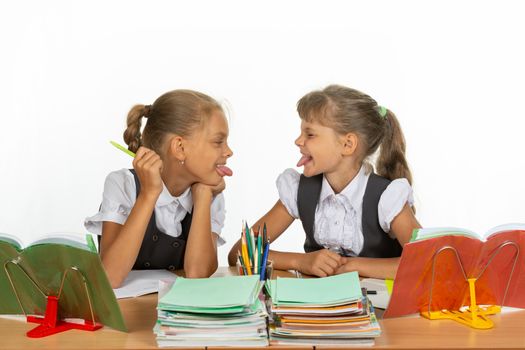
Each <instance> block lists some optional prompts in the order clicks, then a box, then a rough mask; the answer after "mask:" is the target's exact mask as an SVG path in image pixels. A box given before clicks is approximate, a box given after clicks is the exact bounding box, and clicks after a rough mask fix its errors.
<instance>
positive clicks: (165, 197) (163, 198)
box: [156, 184, 193, 213]
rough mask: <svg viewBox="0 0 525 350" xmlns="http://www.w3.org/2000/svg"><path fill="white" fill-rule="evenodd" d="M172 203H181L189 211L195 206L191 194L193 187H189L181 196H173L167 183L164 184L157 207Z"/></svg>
mask: <svg viewBox="0 0 525 350" xmlns="http://www.w3.org/2000/svg"><path fill="white" fill-rule="evenodd" d="M172 203H175V204H180V205H181V206H182V207H183V208H184V209H185V210H186V211H187V212H188V213H191V211H192V208H193V198H192V196H191V187H188V188H187V189H186V190H185V191H184V192H183V193H182V194H181V195H180V196H178V197H176V196H172V195H171V193H170V191H168V188H167V187H166V185H164V184H162V192H161V193H160V196H159V199H158V200H157V204H156V206H157V207H162V206H166V205H170V204H172Z"/></svg>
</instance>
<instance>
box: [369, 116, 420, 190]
mask: <svg viewBox="0 0 525 350" xmlns="http://www.w3.org/2000/svg"><path fill="white" fill-rule="evenodd" d="M384 118H385V123H384V126H385V133H384V135H383V139H382V141H381V147H380V151H379V157H378V158H377V161H376V172H377V174H378V175H380V176H383V177H385V178H387V179H389V180H394V179H399V178H403V177H404V178H406V179H407V180H408V183H410V184H411V185H412V173H411V172H410V169H409V167H408V163H407V160H406V158H405V150H406V144H405V137H404V136H403V131H402V130H401V126H400V125H399V121H398V120H397V118H396V116H395V114H394V113H392V112H391V111H390V110H388V109H387V110H386V115H385V116H384Z"/></svg>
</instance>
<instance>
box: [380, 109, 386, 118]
mask: <svg viewBox="0 0 525 350" xmlns="http://www.w3.org/2000/svg"><path fill="white" fill-rule="evenodd" d="M379 115H380V116H381V118H386V108H385V107H383V106H379Z"/></svg>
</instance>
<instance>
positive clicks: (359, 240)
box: [276, 166, 414, 255]
mask: <svg viewBox="0 0 525 350" xmlns="http://www.w3.org/2000/svg"><path fill="white" fill-rule="evenodd" d="M366 169H367V167H366V166H362V167H361V169H360V170H359V172H358V173H357V175H356V176H355V177H354V178H353V179H352V181H350V183H349V184H348V185H347V186H346V187H345V188H344V189H343V190H342V191H341V192H340V193H338V194H335V193H334V190H333V189H332V187H331V186H330V184H329V183H328V180H326V177H324V176H323V183H322V187H321V194H320V197H319V203H318V205H317V208H316V210H315V221H314V225H315V227H314V238H315V240H316V241H317V243H318V244H319V245H321V246H324V247H325V248H327V249H330V250H334V251H337V252H340V251H341V248H343V249H344V251H345V253H347V251H348V250H349V251H350V252H349V253H350V255H359V253H360V252H361V250H362V249H363V243H364V237H363V227H362V224H361V219H362V213H363V196H364V194H365V189H366V185H367V183H368V178H369V176H370V172H369V171H367V170H366ZM300 176H301V174H299V173H298V172H297V171H296V170H294V169H286V170H285V171H284V172H283V173H282V174H281V175H279V177H278V178H277V181H276V184H277V189H278V191H279V199H280V200H281V202H282V203H283V205H284V206H285V207H286V209H287V210H288V213H289V214H290V215H291V216H293V217H294V218H296V219H299V210H298V208H297V191H298V188H299V179H300ZM407 202H408V204H409V205H413V204H414V198H413V193H412V187H411V186H410V184H409V183H408V180H407V179H405V178H402V179H395V180H393V181H392V182H391V183H390V184H389V185H388V187H387V188H386V189H385V191H384V192H383V194H382V195H381V198H380V199H379V204H378V205H377V212H378V216H379V224H380V225H381V228H382V229H383V230H384V231H385V232H388V233H390V223H391V222H392V220H393V219H394V218H395V217H396V216H397V215H398V214H399V213H400V212H401V210H402V209H403V207H404V206H405V203H407ZM390 236H391V237H392V238H394V236H393V234H390ZM347 254H348V253H347Z"/></svg>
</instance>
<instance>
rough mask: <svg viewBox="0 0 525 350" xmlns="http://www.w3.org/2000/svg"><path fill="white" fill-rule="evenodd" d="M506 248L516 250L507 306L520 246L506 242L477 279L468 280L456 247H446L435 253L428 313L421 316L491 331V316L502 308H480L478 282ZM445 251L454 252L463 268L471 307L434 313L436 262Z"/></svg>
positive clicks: (508, 282)
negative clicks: (432, 307)
mask: <svg viewBox="0 0 525 350" xmlns="http://www.w3.org/2000/svg"><path fill="white" fill-rule="evenodd" d="M506 246H511V247H514V248H515V250H516V251H515V254H514V264H513V265H512V270H511V272H510V275H509V279H508V281H507V286H506V288H505V294H504V295H503V300H502V301H501V305H504V304H505V298H506V296H507V291H508V289H509V285H510V281H511V280H512V275H513V273H514V268H515V267H516V262H517V261H518V255H519V246H518V245H517V244H516V243H515V242H510V241H508V242H504V243H502V244H501V245H499V246H498V248H497V249H496V250H495V251H494V253H493V254H492V256H491V257H490V259H489V261H488V262H487V264H486V265H485V267H483V269H482V270H481V272H480V273H479V274H478V276H477V277H474V278H467V275H466V274H465V270H464V269H463V264H462V263H461V259H460V258H459V254H458V252H457V250H456V249H455V248H454V247H451V246H444V247H442V248H441V249H439V250H438V251H436V252H435V253H434V257H433V262H432V283H431V285H430V297H429V301H428V310H427V311H421V312H420V314H421V316H423V317H425V318H428V319H430V320H443V319H449V320H454V321H456V322H459V323H461V324H464V325H467V326H469V327H472V328H476V329H490V328H492V327H494V323H493V322H492V320H490V319H489V318H488V316H489V315H494V314H496V313H499V312H500V311H501V306H499V305H490V306H480V305H478V304H477V303H476V281H477V280H478V279H479V278H480V277H481V275H483V273H484V272H485V270H486V269H487V267H488V266H489V265H490V263H491V262H492V260H493V259H494V257H496V256H497V255H498V254H499V252H500V251H501V249H502V248H504V247H506ZM445 250H451V251H453V252H454V255H455V256H456V261H457V263H458V265H459V267H460V268H461V272H462V273H463V277H464V278H465V281H466V282H467V283H468V285H469V292H470V293H469V294H470V306H467V307H464V308H461V309H459V310H446V309H445V310H438V311H432V310H430V307H431V305H432V290H433V288H434V278H435V268H436V260H437V257H438V255H439V254H441V253H442V252H443V251H445Z"/></svg>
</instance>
